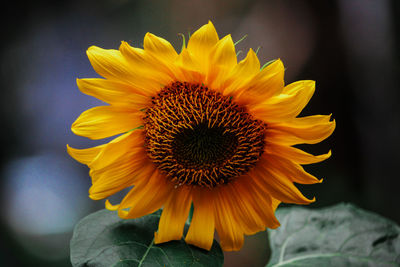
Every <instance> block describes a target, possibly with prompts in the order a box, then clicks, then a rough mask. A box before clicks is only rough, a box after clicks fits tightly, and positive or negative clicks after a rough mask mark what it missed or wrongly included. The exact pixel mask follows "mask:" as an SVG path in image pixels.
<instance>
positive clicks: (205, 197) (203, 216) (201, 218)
mask: <svg viewBox="0 0 400 267" xmlns="http://www.w3.org/2000/svg"><path fill="white" fill-rule="evenodd" d="M213 205H214V203H213V195H212V194H210V192H208V191H207V190H194V193H193V206H194V211H193V218H192V222H191V223H190V227H189V231H188V233H187V235H186V238H185V241H186V243H188V244H192V245H195V246H197V247H200V248H203V249H206V250H210V248H211V246H212V243H213V240H214V229H215V228H214V225H215V222H214V209H213Z"/></svg>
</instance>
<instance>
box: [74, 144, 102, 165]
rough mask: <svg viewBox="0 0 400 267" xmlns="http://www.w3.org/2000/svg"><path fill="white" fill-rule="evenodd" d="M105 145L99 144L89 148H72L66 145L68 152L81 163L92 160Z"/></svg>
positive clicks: (87, 162) (88, 162)
mask: <svg viewBox="0 0 400 267" xmlns="http://www.w3.org/2000/svg"><path fill="white" fill-rule="evenodd" d="M104 146H105V145H99V146H95V147H91V148H84V149H77V148H72V147H70V146H69V145H67V152H68V154H69V155H70V156H71V157H73V158H74V159H75V160H77V161H78V162H80V163H83V164H90V162H92V160H93V159H94V158H95V157H96V156H97V155H98V154H99V152H100V150H101V149H102V148H104Z"/></svg>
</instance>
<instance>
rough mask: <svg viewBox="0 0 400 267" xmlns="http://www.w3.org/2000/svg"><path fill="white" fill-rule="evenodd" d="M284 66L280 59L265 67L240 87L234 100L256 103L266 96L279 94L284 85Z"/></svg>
mask: <svg viewBox="0 0 400 267" xmlns="http://www.w3.org/2000/svg"><path fill="white" fill-rule="evenodd" d="M284 73H285V68H284V66H283V63H282V61H281V60H280V59H278V60H275V61H274V62H273V63H271V64H270V65H268V66H267V67H265V68H264V69H263V70H261V71H260V72H259V73H258V74H256V75H255V76H254V77H253V79H252V80H251V81H250V82H248V83H247V84H246V86H245V88H243V89H240V90H239V91H238V92H239V94H238V95H236V98H235V100H236V102H238V103H240V104H242V103H243V104H249V103H251V104H253V105H254V104H256V103H262V102H264V101H266V100H267V99H268V98H270V97H272V96H275V95H279V94H280V93H281V92H282V90H283V87H284V84H285V83H284V79H283V76H284Z"/></svg>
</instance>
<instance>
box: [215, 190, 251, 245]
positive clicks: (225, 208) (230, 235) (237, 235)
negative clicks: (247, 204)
mask: <svg viewBox="0 0 400 267" xmlns="http://www.w3.org/2000/svg"><path fill="white" fill-rule="evenodd" d="M230 199H231V198H229V199H226V198H225V196H219V198H218V199H216V201H215V228H216V230H217V232H218V236H219V237H220V245H221V247H222V249H223V250H224V251H237V250H240V249H241V248H242V246H243V242H244V237H243V231H242V229H241V227H240V226H239V225H238V223H237V222H236V221H235V219H234V218H235V217H234V216H235V214H234V213H233V212H232V210H231V209H230V205H232V204H233V203H229V200H230Z"/></svg>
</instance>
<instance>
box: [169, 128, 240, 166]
mask: <svg viewBox="0 0 400 267" xmlns="http://www.w3.org/2000/svg"><path fill="white" fill-rule="evenodd" d="M173 143H174V144H173V150H172V153H173V155H174V158H175V159H176V160H177V161H178V162H180V163H182V165H184V166H186V167H187V168H194V169H207V168H210V167H212V166H221V165H223V164H224V162H225V161H227V160H229V159H230V158H231V157H232V156H233V155H234V153H235V151H236V148H237V145H238V138H237V136H236V135H234V134H232V133H229V132H226V133H224V128H223V127H212V128H209V127H208V125H207V123H204V122H203V123H200V124H198V125H195V126H194V127H193V129H191V128H188V129H184V130H182V132H180V133H178V134H177V135H176V136H175V139H174V142H173Z"/></svg>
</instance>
